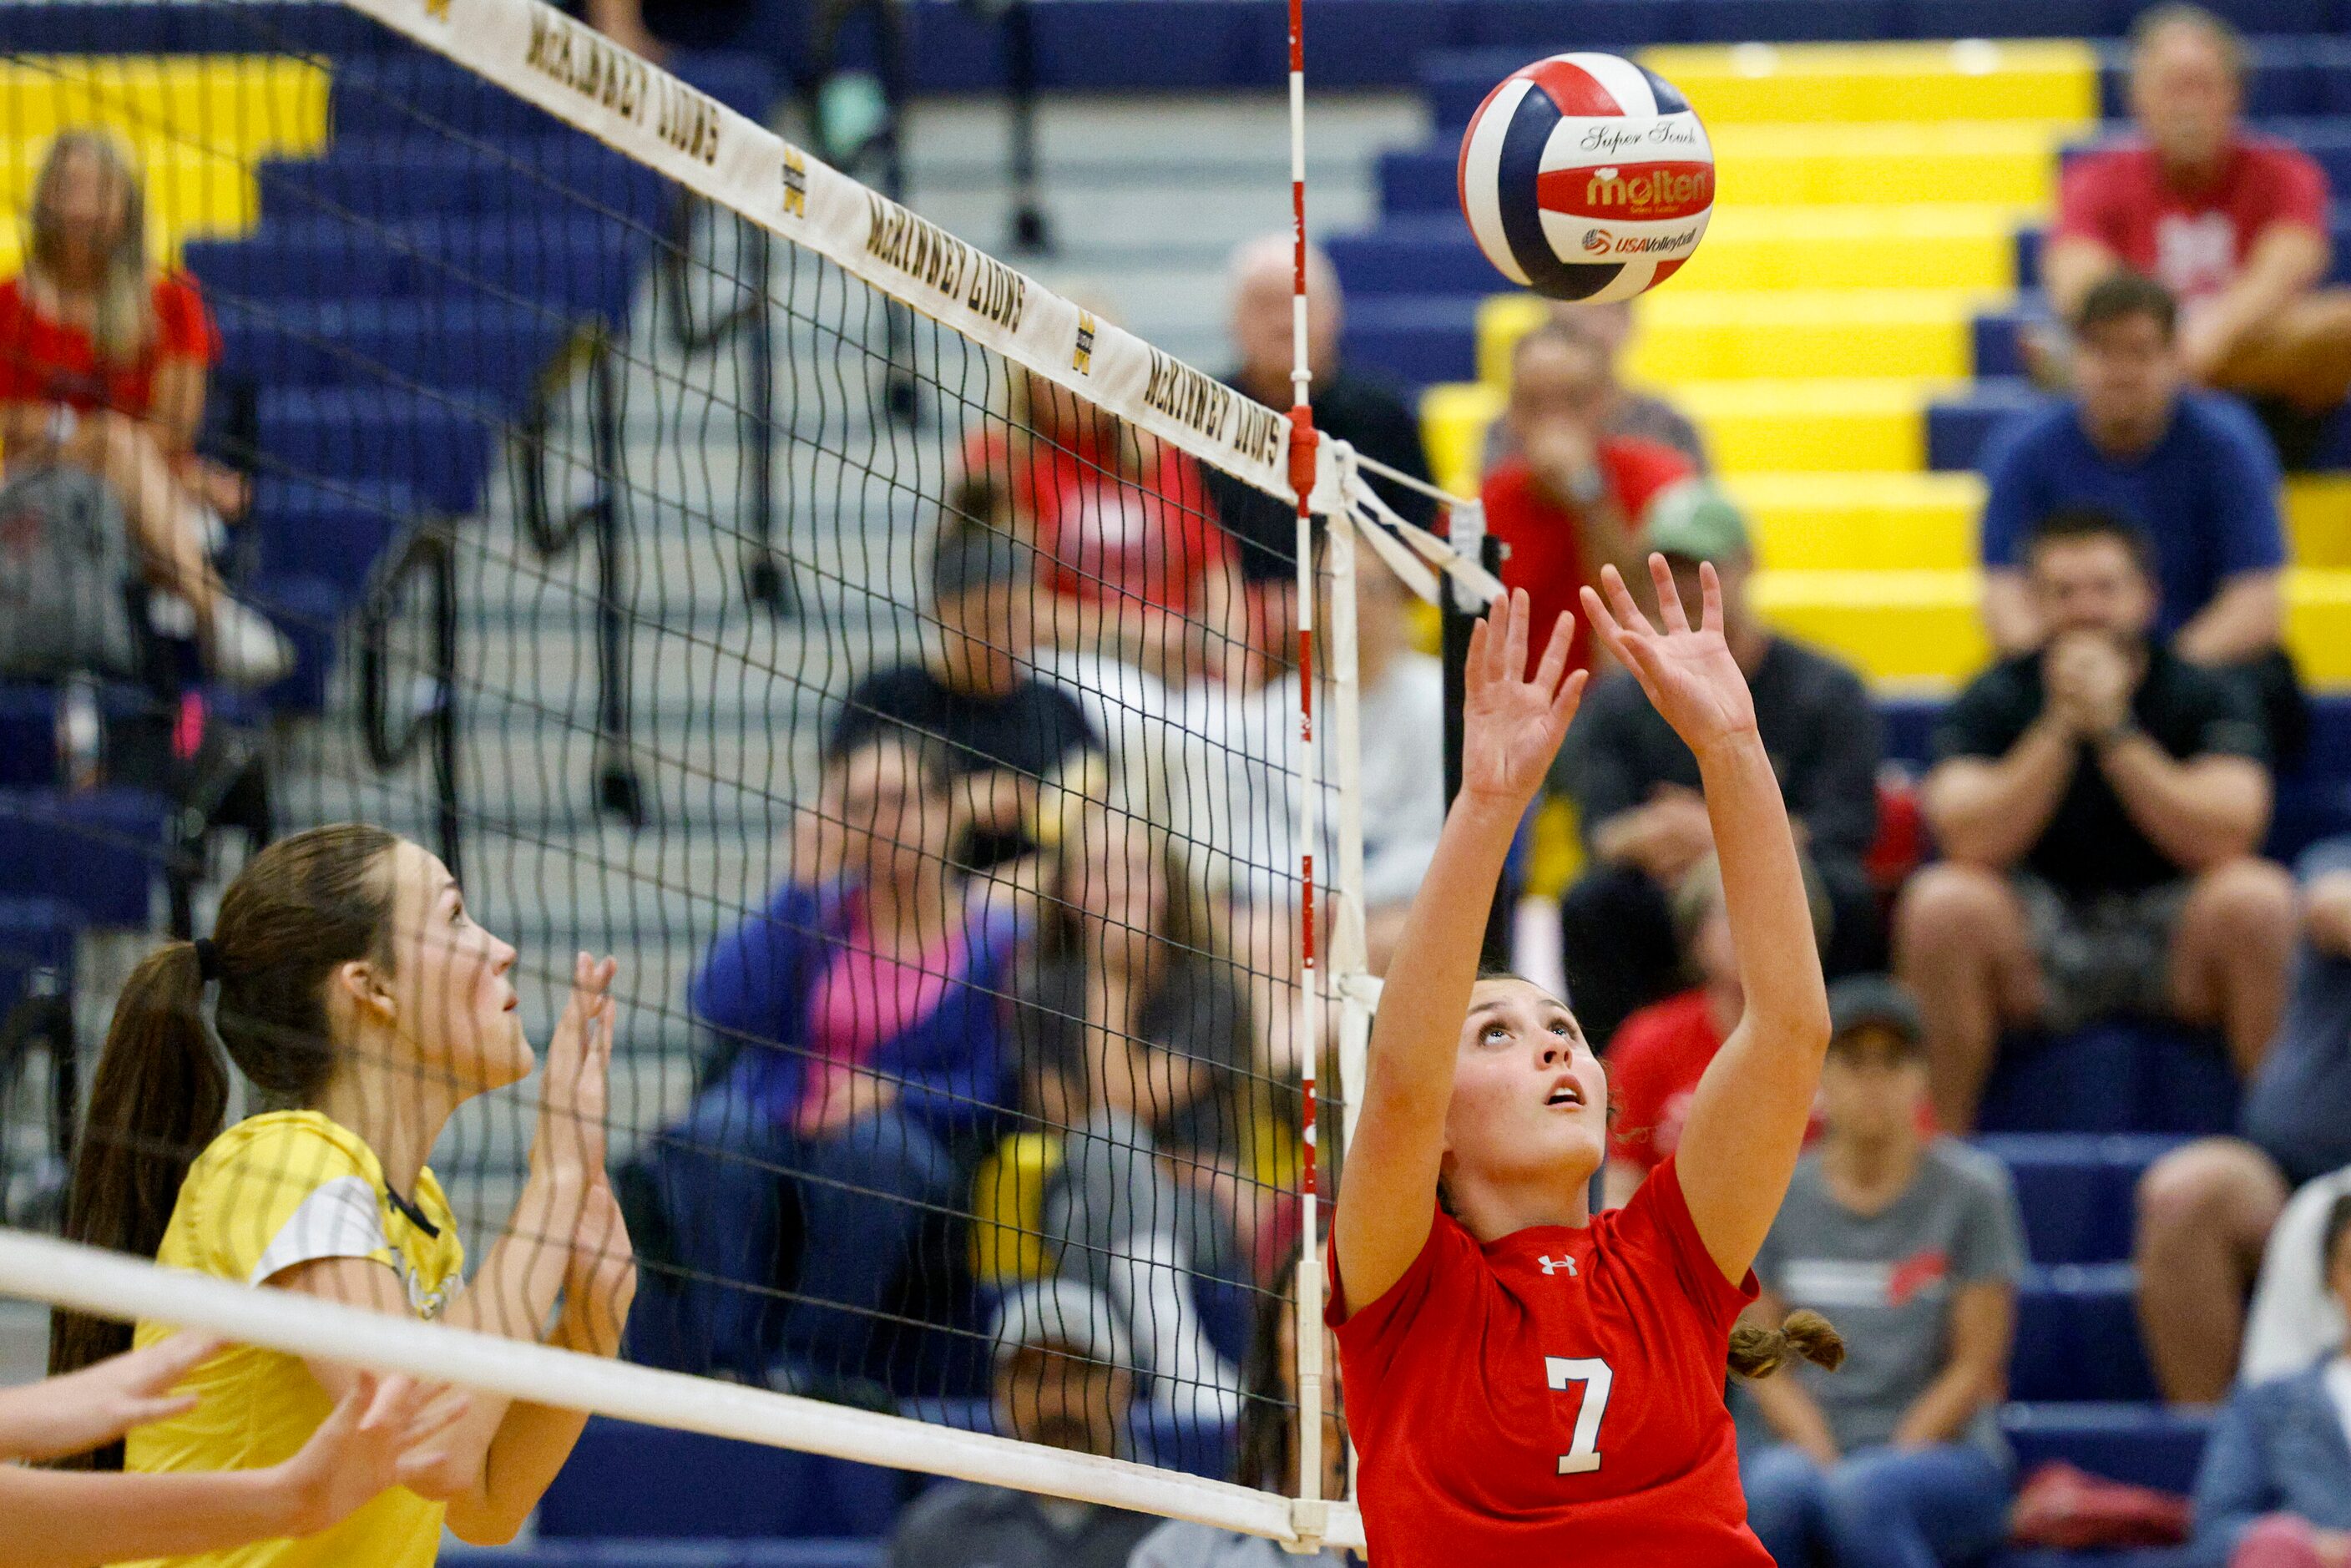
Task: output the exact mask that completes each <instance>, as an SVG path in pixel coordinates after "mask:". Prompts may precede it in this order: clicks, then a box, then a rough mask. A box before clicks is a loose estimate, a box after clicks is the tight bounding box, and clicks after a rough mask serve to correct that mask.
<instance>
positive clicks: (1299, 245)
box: [1289, 0, 1353, 1548]
mask: <svg viewBox="0 0 2351 1568" xmlns="http://www.w3.org/2000/svg"><path fill="white" fill-rule="evenodd" d="M1289 87H1290V257H1291V259H1290V269H1291V285H1290V404H1291V407H1290V442H1291V448H1290V486H1291V488H1292V489H1293V490H1294V492H1295V493H1296V499H1297V504H1298V536H1297V537H1298V739H1299V746H1298V756H1299V765H1298V800H1299V812H1298V815H1299V823H1298V828H1299V834H1298V836H1299V845H1300V862H1301V863H1300V871H1299V892H1300V896H1301V901H1302V908H1301V917H1300V920H1299V923H1298V925H1299V934H1300V935H1299V940H1300V944H1301V951H1300V957H1301V965H1300V972H1299V985H1298V1009H1299V1026H1300V1027H1299V1031H1298V1038H1299V1040H1300V1043H1301V1050H1300V1052H1299V1062H1300V1071H1301V1077H1302V1083H1301V1087H1302V1089H1303V1090H1304V1092H1303V1094H1302V1095H1301V1099H1302V1100H1303V1102H1304V1104H1305V1117H1304V1127H1303V1129H1302V1145H1301V1146H1302V1148H1303V1151H1304V1156H1305V1157H1304V1159H1303V1160H1302V1161H1301V1166H1300V1175H1301V1192H1300V1196H1299V1210H1300V1213H1299V1247H1298V1288H1297V1298H1298V1334H1297V1340H1298V1415H1297V1422H1298V1425H1297V1432H1298V1509H1297V1515H1296V1524H1297V1529H1298V1532H1299V1537H1300V1541H1301V1545H1303V1546H1305V1547H1309V1548H1311V1547H1313V1546H1315V1545H1317V1544H1319V1543H1320V1541H1321V1538H1322V1530H1323V1526H1324V1522H1325V1519H1326V1516H1327V1510H1326V1509H1325V1508H1324V1507H1323V1506H1322V1381H1323V1378H1324V1377H1325V1376H1326V1375H1327V1373H1326V1370H1325V1368H1324V1366H1323V1354H1322V1217H1321V1215H1320V1213H1319V1210H1320V1208H1321V1204H1320V1202H1319V1199H1320V1196H1321V1195H1320V1193H1319V1191H1318V1178H1319V1174H1320V1173H1319V1170H1318V1164H1319V1157H1320V1154H1321V1151H1320V1149H1319V1148H1318V1146H1317V1143H1318V1140H1319V1138H1320V1136H1321V1126H1320V1124H1321V1122H1322V1103H1321V1098H1320V1096H1319V1095H1318V1093H1317V1092H1316V1082H1317V1079H1318V1077H1319V1075H1320V1071H1321V1057H1322V1032H1323V1017H1322V1014H1323V1008H1322V971H1321V968H1320V967H1319V966H1318V965H1317V963H1316V961H1315V960H1316V946H1315V929H1314V924H1315V916H1316V911H1315V907H1314V874H1315V873H1314V851H1315V849H1316V847H1317V846H1318V845H1319V843H1320V842H1321V828H1322V823H1321V806H1322V800H1321V796H1320V791H1319V789H1318V787H1317V780H1316V768H1315V755H1314V752H1315V739H1314V685H1315V669H1314V594H1315V587H1316V583H1315V561H1314V515H1313V507H1312V491H1313V480H1314V472H1313V470H1314V448H1315V446H1316V444H1317V442H1316V438H1315V435H1314V415H1313V412H1312V407H1311V387H1312V384H1313V368H1312V366H1311V363H1310V362H1309V358H1308V342H1309V338H1308V332H1307V305H1308V301H1307V298H1306V11H1305V6H1304V4H1303V0H1290V81H1289ZM1334 531H1336V532H1344V531H1345V529H1344V526H1342V527H1341V528H1339V529H1337V530H1334ZM1349 653H1350V655H1351V656H1352V654H1353V649H1352V648H1351V649H1350V650H1349Z"/></svg>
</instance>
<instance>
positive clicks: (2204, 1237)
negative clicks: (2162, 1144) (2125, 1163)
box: [2137, 1138, 2286, 1252]
mask: <svg viewBox="0 0 2351 1568" xmlns="http://www.w3.org/2000/svg"><path fill="white" fill-rule="evenodd" d="M2285 1199H2286V1191H2285V1181H2284V1178H2283V1177H2282V1176H2279V1175H2278V1171H2277V1167H2276V1166H2274V1165H2273V1164H2272V1163H2271V1161H2270V1158H2269V1156H2268V1155H2264V1154H2262V1152H2261V1150H2259V1149H2257V1148H2255V1147H2254V1146H2253V1145H2251V1144H2248V1143H2246V1142H2244V1141H2243V1140H2241V1139H2239V1138H2199V1139H2198V1140H2197V1141H2196V1142H2195V1143H2192V1144H2189V1145H2187V1146H2186V1147H2184V1148H2179V1149H2174V1150H2173V1151H2172V1152H2171V1153H2169V1154H2168V1155H2164V1156H2163V1157H2162V1158H2161V1159H2159V1160H2158V1161H2156V1162H2155V1164H2153V1165H2152V1166H2148V1167H2147V1172H2146V1174H2145V1175H2143V1176H2140V1177H2139V1181H2138V1193H2137V1203H2138V1240H2139V1249H2140V1250H2141V1251H2142V1252H2144V1251H2146V1250H2147V1249H2149V1248H2151V1247H2161V1246H2167V1245H2178V1244H2179V1243H2181V1242H2183V1241H2186V1242H2209V1243H2211V1244H2213V1245H2216V1246H2225V1247H2229V1248H2231V1249H2247V1248H2257V1247H2259V1245H2260V1243H2261V1239H2262V1237H2264V1236H2266V1235H2267V1234H2268V1231H2269V1227H2270V1226H2272V1225H2273V1224H2275V1223H2276V1221H2277V1213H2278V1210H2279V1209H2280V1208H2282V1207H2284V1205H2285Z"/></svg>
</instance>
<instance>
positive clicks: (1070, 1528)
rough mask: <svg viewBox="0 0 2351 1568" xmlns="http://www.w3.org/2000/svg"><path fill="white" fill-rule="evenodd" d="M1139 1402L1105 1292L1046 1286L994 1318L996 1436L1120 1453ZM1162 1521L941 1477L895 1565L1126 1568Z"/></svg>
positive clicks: (1010, 1301) (900, 1542)
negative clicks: (1140, 1546)
mask: <svg viewBox="0 0 2351 1568" xmlns="http://www.w3.org/2000/svg"><path fill="white" fill-rule="evenodd" d="M1133 1405H1134V1353H1133V1351H1132V1350H1130V1349H1129V1348H1128V1345H1127V1341H1126V1332H1125V1330H1124V1329H1123V1328H1122V1327H1121V1326H1120V1324H1119V1315H1118V1312H1117V1311H1116V1309H1114V1308H1113V1306H1112V1305H1111V1303H1110V1301H1109V1300H1108V1298H1106V1297H1104V1296H1103V1295H1102V1292H1101V1291H1097V1290H1094V1289H1093V1288H1092V1287H1091V1286H1089V1285H1083V1284H1080V1283H1079V1282H1078V1281H1074V1280H1039V1281H1033V1282H1032V1283H1030V1284H1028V1285H1024V1286H1022V1287H1021V1288H1020V1289H1019V1290H1018V1291H1014V1292H1013V1293H1012V1294H1011V1295H1010V1296H1008V1297H1007V1298H1006V1299H1005V1301H1004V1305H1003V1308H1002V1309H1001V1310H1000V1311H999V1312H998V1314H997V1323H996V1426H997V1429H998V1431H1000V1432H1003V1433H1005V1434H1007V1435H1008V1436H1010V1437H1018V1438H1019V1439H1020V1440H1021V1441H1022V1442H1024V1443H1040V1444H1043V1445H1044V1446H1045V1447H1047V1448H1062V1449H1066V1450H1068V1451H1069V1452H1071V1453H1077V1454H1099V1455H1102V1456H1103V1457H1104V1458H1116V1457H1118V1456H1119V1454H1120V1453H1121V1452H1122V1450H1123V1448H1124V1437H1125V1434H1126V1432H1127V1417H1128V1415H1129V1412H1130V1409H1131V1407H1132V1406H1133ZM1158 1522H1159V1521H1157V1520H1156V1519H1155V1518H1153V1517H1152V1516H1151V1515H1149V1514H1147V1513H1129V1512H1127V1511H1125V1510H1123V1509H1115V1508H1103V1507H1101V1506H1099V1505H1097V1504H1094V1503H1088V1502H1071V1501H1069V1500H1066V1499H1062V1498H1055V1497H1045V1496H1040V1495H1039V1494H1037V1493H1033V1492H1024V1491H1014V1490H1010V1489H1008V1488H1005V1487H988V1486H979V1485H977V1484H975V1483H973V1482H970V1481H942V1482H940V1483H939V1484H938V1485H937V1486H935V1487H933V1488H932V1489H931V1490H928V1491H926V1492H925V1493H924V1494H923V1495H922V1497H921V1498H920V1499H919V1500H916V1501H915V1503H914V1506H913V1507H911V1508H909V1509H908V1510H907V1511H905V1513H904V1514H903V1515H902V1516H900V1518H899V1521H898V1528H897V1530H896V1531H894V1532H893V1534H892V1535H891V1537H890V1558H889V1562H890V1568H1126V1562H1127V1559H1128V1558H1129V1557H1131V1556H1133V1555H1134V1548H1135V1546H1136V1544H1137V1543H1138V1542H1141V1541H1142V1539H1143V1538H1144V1536H1146V1535H1148V1534H1150V1533H1151V1531H1152V1530H1153V1528H1154V1527H1155V1526H1156V1525H1157V1524H1158Z"/></svg>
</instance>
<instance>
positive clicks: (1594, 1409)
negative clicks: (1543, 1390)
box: [1543, 1355, 1616, 1476]
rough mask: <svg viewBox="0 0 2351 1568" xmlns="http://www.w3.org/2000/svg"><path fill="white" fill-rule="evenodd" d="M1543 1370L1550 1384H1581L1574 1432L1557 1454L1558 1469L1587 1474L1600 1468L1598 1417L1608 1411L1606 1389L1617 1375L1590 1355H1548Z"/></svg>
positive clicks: (1568, 1472) (1558, 1385)
mask: <svg viewBox="0 0 2351 1568" xmlns="http://www.w3.org/2000/svg"><path fill="white" fill-rule="evenodd" d="M1543 1372H1544V1375H1546V1376H1547V1377H1548V1378H1549V1379H1550V1381H1551V1385H1552V1387H1553V1388H1557V1389H1561V1390H1564V1389H1565V1388H1566V1387H1567V1385H1569V1384H1571V1383H1581V1384H1583V1406H1582V1407H1581V1408H1580V1409H1578V1410H1577V1411H1576V1413H1575V1436H1574V1438H1573V1441H1572V1442H1571V1443H1570V1444H1569V1447H1568V1450H1567V1452H1565V1453H1564V1454H1562V1455H1561V1456H1560V1457H1559V1473H1560V1474H1561V1475H1563V1476H1581V1475H1589V1474H1590V1473H1591V1472H1592V1471H1593V1470H1596V1469H1599V1468H1600V1418H1601V1416H1604V1415H1606V1414H1607V1413H1608V1391H1609V1389H1610V1388H1611V1387H1612V1386H1613V1385H1614V1383H1615V1381H1616V1375H1615V1373H1614V1372H1613V1371H1611V1370H1610V1369H1609V1365H1608V1364H1607V1363H1606V1362H1604V1361H1602V1360H1599V1359H1598V1358H1597V1357H1593V1356H1562V1355H1547V1356H1544V1357H1543Z"/></svg>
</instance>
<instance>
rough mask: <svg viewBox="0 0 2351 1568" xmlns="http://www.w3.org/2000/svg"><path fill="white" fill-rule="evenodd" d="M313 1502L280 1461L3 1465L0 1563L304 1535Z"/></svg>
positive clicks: (29, 1565)
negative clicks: (172, 1471) (172, 1469)
mask: <svg viewBox="0 0 2351 1568" xmlns="http://www.w3.org/2000/svg"><path fill="white" fill-rule="evenodd" d="M306 1503H308V1500H307V1499H305V1498H303V1497H302V1496H300V1495H299V1494H298V1492H297V1491H296V1490H295V1488H294V1487H293V1485H292V1484H291V1483H290V1482H289V1481H288V1480H287V1479H286V1477H285V1476H284V1475H282V1474H281V1473H280V1472H278V1471H277V1470H274V1469H263V1470H215V1471H207V1472H203V1473H197V1474H189V1475H108V1474H103V1473H93V1472H88V1471H64V1470H36V1469H21V1468H18V1467H16V1466H0V1520H5V1521H6V1525H7V1527H6V1529H5V1530H0V1568H90V1565H94V1564H98V1563H123V1562H135V1561H138V1560H140V1559H142V1558H149V1557H180V1556H188V1555H193V1554H194V1553H197V1552H217V1551H221V1550H223V1549H225V1548H227V1547H231V1546H239V1545H243V1544H245V1543H246V1542H253V1541H267V1540H271V1539H274V1538H276V1537H278V1536H286V1535H296V1534H303V1533H308V1531H313V1530H316V1529H319V1528H323V1524H322V1523H321V1522H319V1521H313V1520H311V1519H309V1518H306V1517H305V1512H306V1507H305V1505H306Z"/></svg>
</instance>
